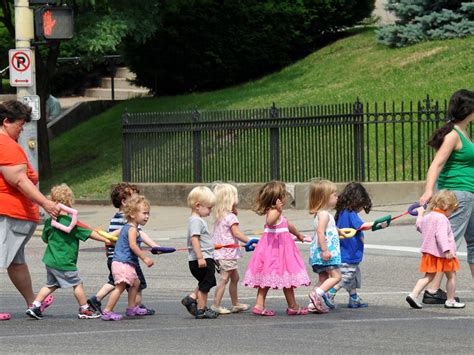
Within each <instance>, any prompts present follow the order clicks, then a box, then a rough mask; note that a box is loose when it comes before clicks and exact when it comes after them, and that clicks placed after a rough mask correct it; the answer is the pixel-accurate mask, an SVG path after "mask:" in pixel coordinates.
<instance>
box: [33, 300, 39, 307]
mask: <svg viewBox="0 0 474 355" xmlns="http://www.w3.org/2000/svg"><path fill="white" fill-rule="evenodd" d="M33 307H41V302H40V301H33Z"/></svg>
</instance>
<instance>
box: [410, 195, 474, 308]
mask: <svg viewBox="0 0 474 355" xmlns="http://www.w3.org/2000/svg"><path fill="white" fill-rule="evenodd" d="M430 208H431V211H430V213H428V214H427V215H426V216H423V214H424V211H425V209H424V208H423V207H420V208H418V218H417V220H416V229H417V230H418V232H420V233H421V235H422V236H423V242H422V245H421V252H422V253H423V256H422V257H421V263H420V272H424V273H425V276H424V277H423V278H421V279H419V280H418V282H417V283H416V285H415V288H414V289H413V291H412V292H411V293H410V294H409V295H408V296H407V298H406V301H407V302H408V304H409V305H410V306H411V307H412V308H417V309H420V308H423V305H422V304H421V302H420V301H419V300H418V296H419V294H420V292H421V291H423V290H424V288H425V287H426V286H427V285H428V284H429V283H430V282H431V281H432V280H433V278H434V277H435V275H436V273H437V272H444V273H445V275H446V277H447V279H448V281H447V282H446V290H447V292H448V299H447V300H446V303H445V304H444V307H445V308H464V306H465V305H464V303H460V302H457V301H456V300H455V298H454V294H455V291H456V271H457V270H459V261H458V259H457V258H456V242H455V241H454V235H453V231H452V230H451V224H450V223H449V219H448V217H449V216H450V215H451V214H452V213H453V212H454V211H455V210H456V209H457V208H458V202H457V200H456V196H455V195H454V193H453V192H452V191H449V190H440V191H439V192H438V193H437V194H436V195H435V196H433V198H432V199H431V202H430Z"/></svg>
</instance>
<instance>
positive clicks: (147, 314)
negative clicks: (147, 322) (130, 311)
mask: <svg viewBox="0 0 474 355" xmlns="http://www.w3.org/2000/svg"><path fill="white" fill-rule="evenodd" d="M138 307H140V308H141V309H144V310H146V314H145V315H146V316H152V315H154V314H155V313H156V312H155V310H154V309H153V308H148V307H147V306H145V305H144V304H141V305H139V306H138Z"/></svg>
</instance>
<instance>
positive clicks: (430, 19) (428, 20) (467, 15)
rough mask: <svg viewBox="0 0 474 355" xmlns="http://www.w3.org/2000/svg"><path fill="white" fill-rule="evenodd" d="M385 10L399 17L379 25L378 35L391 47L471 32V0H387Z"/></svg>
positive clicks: (473, 9)
mask: <svg viewBox="0 0 474 355" xmlns="http://www.w3.org/2000/svg"><path fill="white" fill-rule="evenodd" d="M386 8H387V10H389V11H392V12H393V13H394V14H395V15H396V16H397V17H398V20H397V22H396V23H395V24H393V25H387V26H384V27H382V28H381V29H380V30H379V31H378V33H377V38H378V41H379V42H380V43H383V44H385V45H388V46H390V47H403V46H406V45H410V44H414V43H418V42H421V41H424V40H429V39H448V38H455V37H465V36H468V35H471V34H474V3H473V2H472V1H471V2H466V1H462V0H437V1H431V0H389V1H388V4H387V7H386Z"/></svg>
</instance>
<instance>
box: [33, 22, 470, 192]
mask: <svg viewBox="0 0 474 355" xmlns="http://www.w3.org/2000/svg"><path fill="white" fill-rule="evenodd" d="M473 51H474V36H471V37H468V38H464V39H454V40H448V41H431V42H425V43H421V44H418V45H415V46H411V47H407V48H401V49H390V48H387V47H385V46H381V45H378V44H377V43H376V41H375V35H374V32H373V30H362V31H360V32H359V33H356V34H354V35H353V36H350V37H347V38H344V39H342V40H339V41H337V42H335V43H333V44H331V45H329V46H327V47H325V48H323V49H321V50H318V51H316V52H314V53H313V54H311V55H309V56H308V57H306V58H304V59H302V60H301V61H299V62H297V63H295V64H293V65H291V66H289V67H287V68H284V69H283V70H281V71H280V72H277V73H274V74H272V75H269V76H266V77H264V78H262V79H259V80H256V81H253V82H250V83H246V84H243V85H240V86H236V87H232V88H228V89H224V90H219V91H214V92H206V93H198V94H189V95H182V96H174V97H160V98H155V99H135V100H131V101H127V102H122V103H120V104H118V105H117V106H115V107H114V108H112V109H110V110H109V111H107V112H105V113H103V114H101V115H99V116H97V117H95V118H93V119H91V120H89V121H88V122H85V123H83V124H81V125H80V126H78V127H76V128H75V129H73V130H71V131H70V132H67V133H66V134H64V135H62V136H60V137H58V138H56V139H54V140H53V141H52V142H51V158H52V162H53V171H54V177H53V178H52V179H50V180H43V181H42V183H41V189H42V190H43V191H45V192H47V191H48V190H49V188H50V186H51V185H52V184H56V183H60V182H66V183H68V184H69V185H70V186H71V187H72V188H73V190H74V191H75V193H76V197H77V198H81V197H87V198H102V197H106V196H107V195H108V191H109V188H110V185H111V184H112V183H115V182H118V181H121V176H122V175H121V174H122V170H121V169H122V161H121V159H122V157H121V155H122V153H121V152H122V146H121V139H122V137H121V115H122V113H123V112H124V110H125V109H127V110H128V111H130V112H146V111H180V110H189V109H195V108H197V109H200V110H202V109H235V108H255V107H269V106H270V105H271V104H272V103H273V102H275V103H276V105H277V106H294V105H314V104H330V103H342V102H353V101H354V100H355V99H356V98H357V97H359V98H360V99H361V100H362V101H364V102H365V101H366V102H375V101H378V102H381V101H384V100H387V101H391V100H395V101H396V102H397V101H401V100H405V101H408V100H411V99H413V100H417V99H422V98H424V97H425V96H426V94H429V95H430V96H431V97H434V98H439V99H445V98H449V96H450V95H451V94H452V92H453V91H455V90H457V89H459V88H462V87H464V88H470V89H474V86H473V83H474V70H473V68H474V56H473V55H472V53H473Z"/></svg>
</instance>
